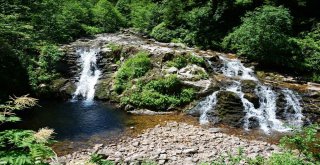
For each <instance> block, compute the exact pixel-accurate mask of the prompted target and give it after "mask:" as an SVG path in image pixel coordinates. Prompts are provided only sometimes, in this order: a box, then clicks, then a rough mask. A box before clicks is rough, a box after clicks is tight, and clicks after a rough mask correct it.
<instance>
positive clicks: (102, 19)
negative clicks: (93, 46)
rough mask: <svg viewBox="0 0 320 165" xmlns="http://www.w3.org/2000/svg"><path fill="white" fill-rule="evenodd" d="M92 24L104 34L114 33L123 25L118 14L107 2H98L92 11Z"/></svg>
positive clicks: (101, 0)
mask: <svg viewBox="0 0 320 165" xmlns="http://www.w3.org/2000/svg"><path fill="white" fill-rule="evenodd" d="M92 14H93V18H92V19H93V22H94V23H95V25H97V26H98V27H100V28H101V29H103V31H105V32H115V31H116V30H118V29H119V28H120V27H122V26H123V25H124V18H123V17H122V15H121V14H120V12H119V11H118V10H117V9H116V8H115V7H114V6H113V5H112V4H111V3H110V2H109V1H107V0H99V1H98V2H97V4H96V5H95V6H94V7H93V9H92Z"/></svg>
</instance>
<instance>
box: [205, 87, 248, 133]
mask: <svg viewBox="0 0 320 165" xmlns="http://www.w3.org/2000/svg"><path fill="white" fill-rule="evenodd" d="M217 99H218V101H217V104H216V106H215V108H214V109H212V110H210V111H208V113H207V115H208V117H209V121H212V122H215V123H217V122H218V123H224V124H228V125H231V126H234V127H242V125H243V119H244V116H245V115H246V113H245V112H244V111H243V109H244V107H243V104H242V101H241V99H240V97H239V96H238V95H237V94H235V93H233V92H229V91H221V92H219V93H218V94H217Z"/></svg>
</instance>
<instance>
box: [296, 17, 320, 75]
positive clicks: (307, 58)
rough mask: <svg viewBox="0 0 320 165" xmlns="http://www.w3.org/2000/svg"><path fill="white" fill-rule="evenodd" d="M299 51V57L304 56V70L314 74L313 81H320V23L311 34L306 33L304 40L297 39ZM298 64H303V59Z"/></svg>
mask: <svg viewBox="0 0 320 165" xmlns="http://www.w3.org/2000/svg"><path fill="white" fill-rule="evenodd" d="M293 41H294V42H295V43H296V44H297V46H298V48H299V50H298V52H297V53H296V54H297V56H298V57H299V56H301V55H302V61H303V62H302V69H303V70H305V71H308V72H312V73H313V81H316V80H318V81H320V78H319V77H320V23H319V24H317V25H316V26H315V27H314V28H313V29H312V31H311V32H309V33H304V34H303V37H302V38H295V39H293ZM298 60H299V61H297V63H301V61H300V60H301V57H300V58H299V59H298Z"/></svg>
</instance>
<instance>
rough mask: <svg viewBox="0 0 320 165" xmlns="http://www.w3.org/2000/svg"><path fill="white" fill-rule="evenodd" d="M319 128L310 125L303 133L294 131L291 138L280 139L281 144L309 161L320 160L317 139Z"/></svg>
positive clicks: (319, 145)
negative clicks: (294, 150)
mask: <svg viewBox="0 0 320 165" xmlns="http://www.w3.org/2000/svg"><path fill="white" fill-rule="evenodd" d="M318 129H319V126H318V125H311V126H308V127H306V128H304V130H303V131H301V132H299V131H296V132H295V134H294V135H293V136H286V137H284V138H282V139H281V141H280V142H281V144H282V145H283V146H287V147H290V148H293V149H297V150H298V151H299V153H300V154H303V155H304V156H306V158H308V159H309V160H311V161H312V160H315V159H317V160H320V153H319V151H320V140H319V139H318V137H317V133H318Z"/></svg>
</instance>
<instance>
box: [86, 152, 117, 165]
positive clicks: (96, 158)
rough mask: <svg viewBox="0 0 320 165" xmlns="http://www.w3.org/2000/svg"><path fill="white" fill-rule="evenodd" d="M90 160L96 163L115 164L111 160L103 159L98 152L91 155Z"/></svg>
mask: <svg viewBox="0 0 320 165" xmlns="http://www.w3.org/2000/svg"><path fill="white" fill-rule="evenodd" d="M90 162H91V163H95V164H96V165H115V163H113V162H112V161H109V160H104V159H103V158H102V156H101V155H98V154H93V155H91V158H90Z"/></svg>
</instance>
